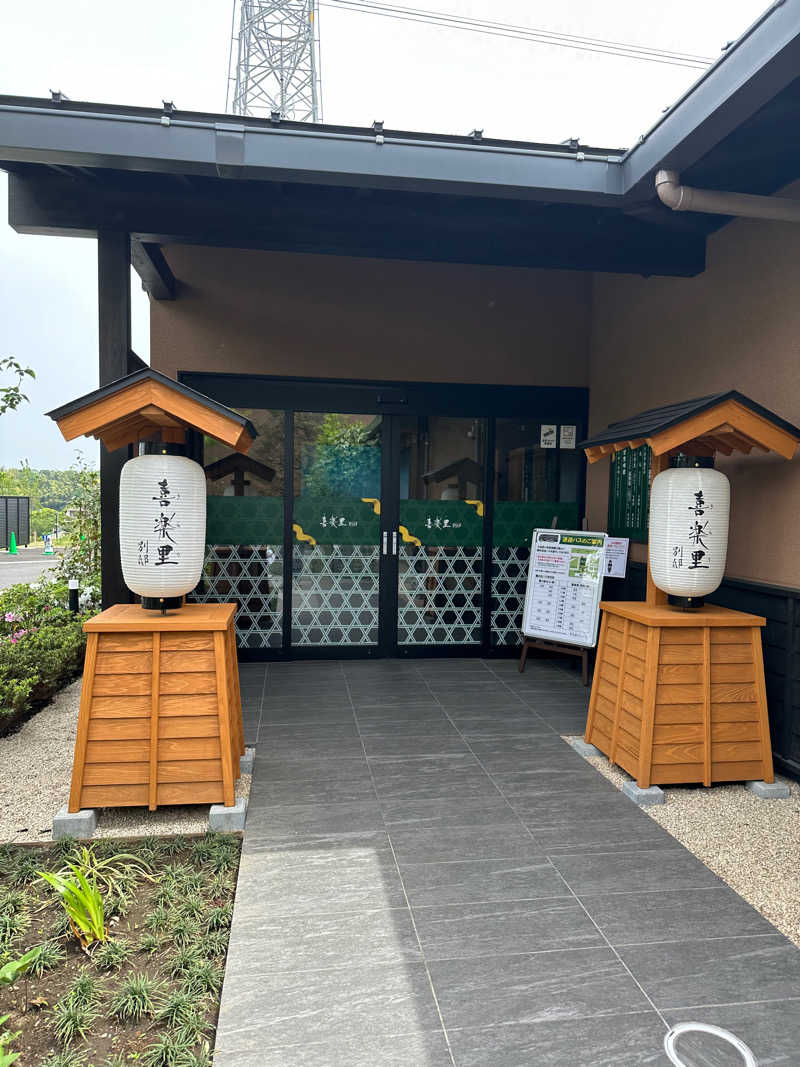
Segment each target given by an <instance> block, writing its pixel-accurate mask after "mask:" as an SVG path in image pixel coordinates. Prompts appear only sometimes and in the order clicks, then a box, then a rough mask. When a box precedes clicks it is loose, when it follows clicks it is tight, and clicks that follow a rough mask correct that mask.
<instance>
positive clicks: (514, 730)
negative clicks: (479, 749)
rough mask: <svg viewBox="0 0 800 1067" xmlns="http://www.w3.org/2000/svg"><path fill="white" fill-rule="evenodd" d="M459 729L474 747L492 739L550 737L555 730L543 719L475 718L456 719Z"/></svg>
mask: <svg viewBox="0 0 800 1067" xmlns="http://www.w3.org/2000/svg"><path fill="white" fill-rule="evenodd" d="M454 721H455V722H456V725H457V726H458V728H459V730H460V731H461V733H462V734H463V736H464V737H465V738H466V740H467V741H469V743H470V747H473V746H474V745H475V744H476V743H477V744H480V745H483V744H485V743H487V742H490V741H506V740H512V739H517V738H519V739H526V738H527V739H529V740H531V741H533V740H538V739H539V738H550V737H552V735H553V731H552V730H551V728H550V727H549V726H548V724H547V723H544V722H542V721H541V719H517V718H513V719H511V718H510V719H508V720H507V721H505V722H501V721H498V722H491V721H490V722H475V721H474V720H470V721H464V720H463V719H457V720H454Z"/></svg>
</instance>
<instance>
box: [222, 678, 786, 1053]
mask: <svg viewBox="0 0 800 1067" xmlns="http://www.w3.org/2000/svg"><path fill="white" fill-rule="evenodd" d="M241 676H242V693H243V705H244V718H245V731H246V736H247V742H248V744H254V745H256V760H255V772H254V779H253V788H252V793H251V798H250V808H249V813H248V820H247V829H246V832H245V841H244V847H243V852H242V864H241V870H240V875H239V886H238V891H237V898H236V908H235V914H234V923H233V931H232V936H231V945H230V951H229V955H228V966H227V972H226V978H225V985H224V989H223V997H222V1005H221V1010H220V1018H219V1028H218V1032H217V1053H216V1056H215V1060H214V1062H215V1064H216V1067H234V1065H235V1067H295V1065H296V1067H448V1065H449V1067H454V1065H456V1067H612V1065H613V1067H644V1065H654V1067H667V1065H668V1061H667V1059H666V1057H665V1056H664V1054H663V1052H662V1043H663V1037H664V1033H665V1030H666V1028H667V1027H668V1026H669V1025H672V1024H673V1023H675V1022H678V1021H685V1020H687V1019H697V1020H699V1021H704V1022H712V1023H717V1024H718V1025H721V1026H725V1027H728V1028H731V1029H733V1030H735V1031H736V1032H737V1033H739V1034H740V1035H741V1036H742V1037H743V1038H744V1040H745V1041H748V1042H749V1043H750V1044H751V1045H752V1047H753V1049H754V1051H755V1052H756V1055H757V1056H758V1057H759V1064H760V1065H761V1067H767V1065H770V1067H771V1065H778V1064H780V1065H784V1067H797V1065H798V1064H800V1052H798V1050H799V1049H800V952H798V950H797V949H796V948H794V946H792V945H791V944H790V943H789V942H788V941H787V940H786V939H785V938H784V937H783V936H782V935H780V934H778V933H777V932H776V931H775V929H774V928H773V927H772V926H771V925H770V924H769V923H767V922H766V920H764V919H763V918H762V917H761V916H760V915H758V914H757V913H756V912H755V911H754V910H753V909H752V908H751V907H750V906H749V905H748V904H746V903H745V902H744V901H743V900H742V899H741V898H740V897H738V896H737V895H736V894H735V893H734V892H733V891H732V890H731V889H729V888H728V887H727V886H726V885H724V884H723V883H722V882H721V881H720V880H719V879H718V878H717V877H716V876H715V875H714V874H712V873H711V872H710V871H709V870H708V869H707V868H706V867H705V866H704V865H703V864H702V863H700V862H699V861H698V860H697V859H695V857H694V856H692V855H691V854H690V853H689V852H687V851H686V850H685V849H684V848H682V846H680V845H679V844H678V843H677V842H676V841H675V840H674V839H673V838H672V837H670V836H669V835H668V834H667V833H666V832H665V831H664V830H662V829H661V827H660V826H658V824H657V823H655V822H654V821H653V820H652V819H650V818H649V817H648V816H647V815H646V814H644V813H643V812H641V811H640V810H639V809H638V808H636V807H635V806H634V805H633V804H632V803H631V802H630V801H629V800H627V799H626V798H625V797H623V796H622V795H621V794H620V793H619V792H618V791H617V790H616V789H614V788H613V787H612V786H611V785H610V784H609V783H608V782H607V781H605V779H603V778H602V777H601V776H600V775H598V774H597V772H595V771H594V770H593V769H592V768H591V767H590V766H589V765H588V764H587V763H586V762H585V761H584V760H583V759H581V757H580V756H578V755H577V754H576V753H575V752H573V751H572V749H570V748H569V747H568V746H567V745H565V744H564V743H563V741H561V739H560V736H559V735H560V734H561V733H565V732H574V731H576V730H578V729H580V726H581V725H582V722H583V719H584V716H585V713H586V703H587V692H586V691H585V690H584V689H583V688H582V687H581V686H580V684H579V682H578V680H577V676H576V675H575V673H574V672H572V671H570V670H564V669H562V668H561V667H560V666H558V665H556V664H555V663H550V662H533V663H531V664H530V665H529V667H528V670H527V671H526V673H525V674H524V675H522V676H520V675H519V674H518V673H517V671H516V664H515V663H514V662H512V661H492V662H484V661H480V660H416V661H380V662H374V663H373V662H368V661H349V662H330V661H327V662H314V663H308V662H295V663H280V664H270V665H269V666H268V667H267V666H265V665H263V664H262V665H251V664H243V665H242V667H241ZM704 1041H705V1042H706V1043H705V1044H703V1042H704ZM684 1047H685V1048H686V1050H687V1052H689V1054H690V1055H691V1056H692V1057H693V1059H691V1060H690V1061H689V1062H690V1063H692V1067H738V1060H737V1059H736V1058H734V1059H731V1058H730V1056H728V1058H726V1055H727V1054H726V1053H725V1051H724V1050H722V1049H721V1047H719V1046H717V1045H713V1046H712V1045H711V1044H708V1039H700V1040H699V1041H694V1043H692V1042H687V1043H686V1044H685V1046H684Z"/></svg>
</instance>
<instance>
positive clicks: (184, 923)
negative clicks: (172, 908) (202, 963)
mask: <svg viewBox="0 0 800 1067" xmlns="http://www.w3.org/2000/svg"><path fill="white" fill-rule="evenodd" d="M167 932H168V934H169V936H170V938H171V939H172V941H173V942H174V943H175V944H176V945H177V946H178V948H185V947H186V946H187V945H191V944H193V943H194V942H195V941H197V939H198V937H199V936H200V924H199V923H198V922H197V920H196V919H193V918H192V917H191V915H183V914H180V913H179V914H178V915H176V916H175V917H174V918H173V919H172V922H171V923H170V924H169V928H168V931H167Z"/></svg>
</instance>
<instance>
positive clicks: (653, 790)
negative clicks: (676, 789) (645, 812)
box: [622, 782, 664, 808]
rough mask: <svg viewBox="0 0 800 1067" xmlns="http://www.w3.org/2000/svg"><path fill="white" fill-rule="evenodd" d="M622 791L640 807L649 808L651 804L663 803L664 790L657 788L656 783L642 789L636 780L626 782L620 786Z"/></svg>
mask: <svg viewBox="0 0 800 1067" xmlns="http://www.w3.org/2000/svg"><path fill="white" fill-rule="evenodd" d="M622 792H623V793H624V794H625V796H626V797H627V798H628V799H629V800H632V801H633V802H634V804H638V805H639V807H640V808H650V807H652V806H653V804H663V803H664V791H663V789H659V787H658V786H657V785H651V786H649V787H648V788H647V789H642V788H641V786H638V785H637V784H636V782H626V783H625V784H624V785H623V787H622Z"/></svg>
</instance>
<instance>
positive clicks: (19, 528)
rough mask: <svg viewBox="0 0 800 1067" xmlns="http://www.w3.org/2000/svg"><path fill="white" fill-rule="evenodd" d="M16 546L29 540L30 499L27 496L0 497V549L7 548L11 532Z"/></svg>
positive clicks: (27, 542) (25, 543)
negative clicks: (15, 540)
mask: <svg viewBox="0 0 800 1067" xmlns="http://www.w3.org/2000/svg"><path fill="white" fill-rule="evenodd" d="M12 530H13V531H14V536H15V537H16V539H17V544H18V545H27V544H29V542H30V539H31V498H30V497H28V496H0V547H2V548H8V545H9V542H10V540H11V531H12Z"/></svg>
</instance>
